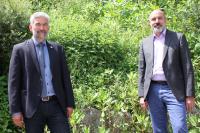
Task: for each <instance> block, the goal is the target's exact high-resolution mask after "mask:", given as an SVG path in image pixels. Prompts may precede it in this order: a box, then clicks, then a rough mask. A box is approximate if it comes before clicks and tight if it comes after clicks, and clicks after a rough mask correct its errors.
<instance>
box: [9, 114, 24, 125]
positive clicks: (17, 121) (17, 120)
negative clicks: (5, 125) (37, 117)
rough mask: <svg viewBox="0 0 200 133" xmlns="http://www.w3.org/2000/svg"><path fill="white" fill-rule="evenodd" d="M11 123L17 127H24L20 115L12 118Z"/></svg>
mask: <svg viewBox="0 0 200 133" xmlns="http://www.w3.org/2000/svg"><path fill="white" fill-rule="evenodd" d="M12 121H13V123H14V124H15V125H16V126H18V127H24V118H23V115H22V114H21V113H19V114H14V115H13V116H12Z"/></svg>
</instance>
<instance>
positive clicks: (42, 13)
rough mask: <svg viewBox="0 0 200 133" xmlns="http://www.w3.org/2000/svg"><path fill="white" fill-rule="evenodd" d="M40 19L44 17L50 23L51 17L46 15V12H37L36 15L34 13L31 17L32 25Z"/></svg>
mask: <svg viewBox="0 0 200 133" xmlns="http://www.w3.org/2000/svg"><path fill="white" fill-rule="evenodd" d="M39 17H44V18H46V19H47V20H48V23H49V21H50V17H49V15H48V14H47V13H45V12H35V13H33V14H32V15H31V17H30V24H33V23H34V20H35V19H36V18H39Z"/></svg>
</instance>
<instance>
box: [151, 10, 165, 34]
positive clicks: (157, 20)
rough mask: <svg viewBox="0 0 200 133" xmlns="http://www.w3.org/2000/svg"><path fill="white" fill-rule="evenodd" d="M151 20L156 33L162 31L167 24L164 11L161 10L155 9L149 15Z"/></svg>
mask: <svg viewBox="0 0 200 133" xmlns="http://www.w3.org/2000/svg"><path fill="white" fill-rule="evenodd" d="M149 22H150V25H151V27H152V29H153V32H154V33H155V34H156V33H161V32H162V31H163V29H164V28H165V24H166V19H165V16H164V13H163V12H162V11H160V10H155V11H153V12H152V13H151V14H150V16H149Z"/></svg>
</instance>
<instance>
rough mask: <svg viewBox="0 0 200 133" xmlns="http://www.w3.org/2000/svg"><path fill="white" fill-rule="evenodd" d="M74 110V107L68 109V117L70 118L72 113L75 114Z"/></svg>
mask: <svg viewBox="0 0 200 133" xmlns="http://www.w3.org/2000/svg"><path fill="white" fill-rule="evenodd" d="M73 110H74V109H73V108H72V107H67V117H68V118H70V117H71V115H72V113H73Z"/></svg>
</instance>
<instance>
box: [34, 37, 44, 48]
mask: <svg viewBox="0 0 200 133" xmlns="http://www.w3.org/2000/svg"><path fill="white" fill-rule="evenodd" d="M32 39H33V43H34V45H35V46H38V45H39V42H38V41H37V39H35V37H34V36H33V37H32ZM42 44H44V45H45V46H46V40H44V41H43V42H42Z"/></svg>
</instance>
